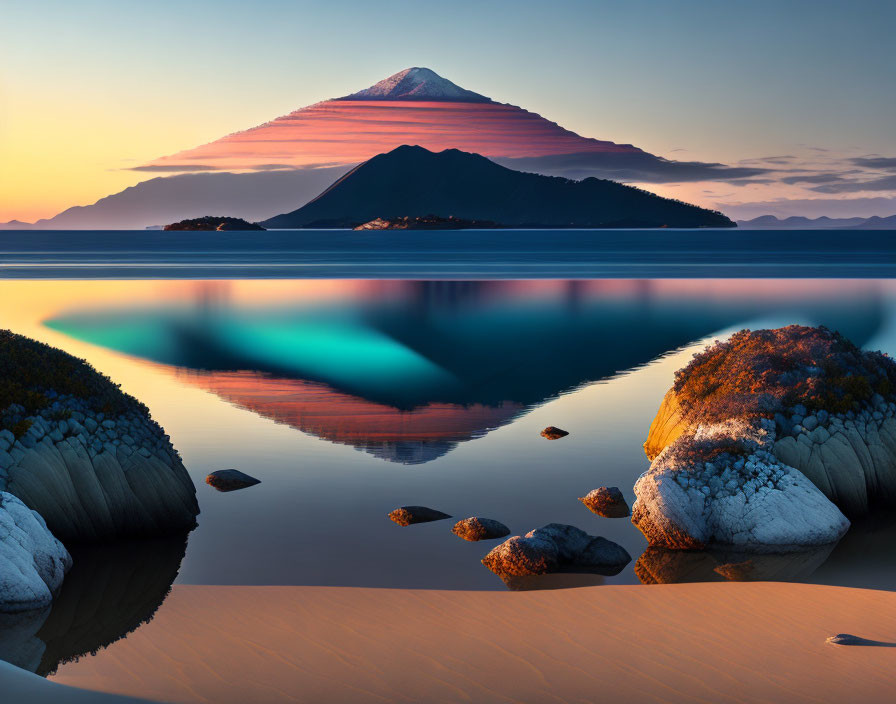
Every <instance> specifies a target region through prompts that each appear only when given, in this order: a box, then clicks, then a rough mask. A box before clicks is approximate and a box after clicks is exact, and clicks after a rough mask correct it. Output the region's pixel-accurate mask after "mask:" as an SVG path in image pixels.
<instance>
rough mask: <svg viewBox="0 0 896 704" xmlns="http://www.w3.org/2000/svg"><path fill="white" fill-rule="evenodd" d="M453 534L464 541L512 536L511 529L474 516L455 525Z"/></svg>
mask: <svg viewBox="0 0 896 704" xmlns="http://www.w3.org/2000/svg"><path fill="white" fill-rule="evenodd" d="M451 532H452V533H454V534H455V535H457V536H460V537H461V538H463V539H464V540H469V541H471V542H473V541H477V540H494V539H496V538H503V537H504V536H507V535H510V528H508V527H507V526H505V525H504V524H503V523H501V522H500V521H494V520H492V519H491V518H480V517H479V516H472V517H470V518H465V519H463V520H462V521H458V522H457V523H455V524H454V527H453V528H452V529H451Z"/></svg>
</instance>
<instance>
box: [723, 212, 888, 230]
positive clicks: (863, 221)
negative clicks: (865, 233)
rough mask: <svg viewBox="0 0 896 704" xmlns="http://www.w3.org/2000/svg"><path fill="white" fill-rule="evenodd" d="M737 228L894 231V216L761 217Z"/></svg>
mask: <svg viewBox="0 0 896 704" xmlns="http://www.w3.org/2000/svg"><path fill="white" fill-rule="evenodd" d="M737 225H738V227H742V228H743V229H745V230H896V215H891V216H890V217H886V218H882V217H878V216H876V215H875V216H873V217H870V218H861V217H859V218H829V217H820V218H807V217H800V216H797V215H793V216H791V217H789V218H777V217H775V216H774V215H761V216H759V217H758V218H753V219H752V220H738V222H737Z"/></svg>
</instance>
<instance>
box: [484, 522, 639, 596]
mask: <svg viewBox="0 0 896 704" xmlns="http://www.w3.org/2000/svg"><path fill="white" fill-rule="evenodd" d="M631 559H632V558H631V555H629V554H628V552H626V550H625V548H623V547H622V546H620V545H617V544H616V543H614V542H612V541H610V540H607V539H606V538H601V537H595V536H592V535H588V534H587V533H586V532H585V531H583V530H580V529H578V528H576V527H575V526H568V525H564V524H561V523H549V524H548V525H546V526H543V527H542V528H537V529H536V530H533V531H530V532H528V533H526V535H525V536H519V535H516V536H514V537H512V538H509V539H508V540H505V541H504V542H503V543H501V544H500V545H498V546H497V547H495V548H493V549H492V550H491V551H490V552H489V553H488V554H487V555H486V556H485V557H484V558H482V564H483V565H485V566H486V567H488V568H489V569H490V570H491V571H492V572H494V573H495V574H497V575H498V576H499V577H501V579H503V580H504V581H505V582H506V581H507V580H508V579H510V578H513V577H525V576H529V575H540V574H549V573H552V572H559V571H568V572H595V573H598V574H604V575H614V574H618V573H619V572H620V571H621V570H622V568H623V567H625V566H626V565H627V564H628V563H629V562H631Z"/></svg>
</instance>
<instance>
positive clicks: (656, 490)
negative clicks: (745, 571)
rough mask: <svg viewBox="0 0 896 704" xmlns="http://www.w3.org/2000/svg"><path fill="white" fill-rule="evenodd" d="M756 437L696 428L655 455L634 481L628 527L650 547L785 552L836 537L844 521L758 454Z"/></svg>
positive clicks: (805, 484) (737, 429)
mask: <svg viewBox="0 0 896 704" xmlns="http://www.w3.org/2000/svg"><path fill="white" fill-rule="evenodd" d="M763 432H764V431H762V430H761V429H756V428H753V427H752V426H749V425H747V424H745V423H743V422H742V421H728V422H727V423H719V424H716V425H711V426H701V427H700V428H699V429H698V431H697V432H696V433H695V434H694V435H684V436H681V437H679V438H678V439H677V440H675V441H674V442H673V443H672V444H671V445H670V446H669V447H667V448H666V449H665V450H663V451H662V452H661V453H660V455H659V457H657V458H656V459H655V460H654V461H653V463H652V464H651V466H650V469H649V470H648V471H647V472H645V473H644V474H642V475H641V477H640V478H639V479H638V481H637V482H636V483H635V496H636V497H637V499H636V501H635V505H634V507H633V510H632V523H634V524H635V525H636V526H637V527H638V529H639V530H640V531H641V532H642V533H643V534H644V536H645V537H646V538H647V540H648V542H649V543H650V545H652V546H660V547H666V548H672V549H677V550H694V549H702V548H704V547H706V546H708V545H711V544H722V545H731V546H736V547H738V548H741V549H746V550H760V551H762V550H774V551H778V552H786V551H791V550H802V549H804V548H807V547H813V546H820V545H826V544H828V543H833V542H836V541H837V540H839V539H840V538H841V537H843V535H844V534H845V533H846V531H847V529H848V528H849V521H848V520H847V519H846V517H845V516H844V515H843V514H842V513H841V512H840V510H839V509H838V508H837V507H836V506H835V505H834V504H832V503H831V502H830V501H829V500H828V499H827V498H826V497H825V496H824V494H822V493H821V491H819V489H818V488H817V487H816V486H815V485H814V484H812V482H810V481H809V480H808V479H807V478H806V477H805V475H803V474H802V473H801V472H799V471H798V470H796V469H794V468H793V467H788V466H786V465H783V464H781V463H780V462H778V460H777V459H776V458H775V457H774V455H772V454H771V453H770V452H768V451H767V449H765V448H764V445H763V440H764V436H763V435H762V433H763ZM706 458H712V461H711V462H707V461H706Z"/></svg>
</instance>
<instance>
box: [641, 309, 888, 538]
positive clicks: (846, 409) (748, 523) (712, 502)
mask: <svg viewBox="0 0 896 704" xmlns="http://www.w3.org/2000/svg"><path fill="white" fill-rule="evenodd" d="M894 390H896V363H894V362H893V360H892V359H890V358H889V357H887V356H886V355H884V354H881V353H879V352H863V351H862V350H860V349H858V348H857V347H856V346H855V345H853V344H852V343H850V342H849V341H848V340H846V339H844V338H843V337H842V336H840V335H839V334H837V333H835V332H831V331H829V330H826V329H825V328H806V327H800V326H790V327H786V328H781V329H778V330H759V331H749V330H744V331H741V332H739V333H736V334H735V335H734V336H732V337H731V339H730V340H728V341H727V342H723V343H716V344H715V345H714V346H712V347H709V348H708V349H707V350H706V351H704V352H703V353H701V354H698V355H695V358H694V360H693V361H692V362H691V363H690V364H689V365H688V366H687V367H685V368H684V369H682V370H680V371H679V372H677V373H676V379H675V385H674V386H673V388H672V389H671V390H670V391H669V392H668V393H667V394H666V397H665V398H664V400H663V403H662V405H661V407H660V410H659V413H658V414H657V416H656V418H655V419H654V421H653V423H652V425H651V428H650V434H649V436H648V439H647V442H646V443H645V444H644V448H645V452H646V453H647V455H648V457H649V458H650V459H652V460H653V462H652V464H651V467H650V469H649V470H648V471H647V472H646V473H645V474H643V475H642V476H641V477H640V478H639V479H638V482H637V483H636V484H635V494H636V497H637V500H636V501H635V505H634V507H633V511H632V522H633V523H634V524H635V525H636V526H638V528H640V529H641V531H642V532H643V533H644V534H645V536H646V537H647V539H648V540H649V541H650V544H651V545H654V546H662V547H667V548H675V549H692V548H702V547H705V546H707V545H710V544H713V543H717V544H722V545H733V546H737V547H740V548H747V549H752V550H766V551H769V550H774V551H785V550H794V549H803V548H806V547H812V546H819V545H824V544H826V543H830V542H833V541H836V540H838V539H839V538H840V537H842V535H843V534H844V533H845V532H846V530H847V529H848V527H849V522H848V521H847V519H846V517H845V516H844V515H843V513H844V512H845V513H847V514H849V515H853V516H857V515H863V514H866V513H868V512H869V510H870V509H871V507H872V506H874V505H875V504H883V505H894V504H896V418H894V416H896V403H894V401H896V396H894ZM832 502H833V503H832ZM835 504H836V505H835ZM838 507H839V508H838Z"/></svg>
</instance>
